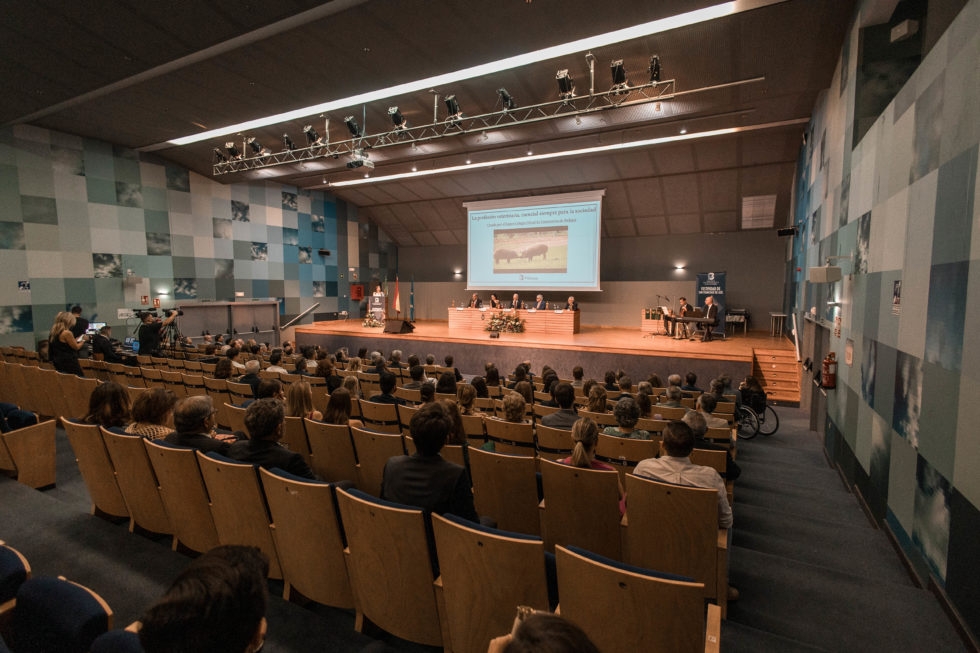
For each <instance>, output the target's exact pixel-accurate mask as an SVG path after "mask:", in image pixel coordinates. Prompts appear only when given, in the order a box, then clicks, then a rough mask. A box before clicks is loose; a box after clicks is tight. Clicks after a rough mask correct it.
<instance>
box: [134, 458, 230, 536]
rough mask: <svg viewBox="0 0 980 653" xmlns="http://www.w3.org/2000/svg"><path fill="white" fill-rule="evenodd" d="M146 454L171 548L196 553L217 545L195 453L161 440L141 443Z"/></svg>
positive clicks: (215, 531) (207, 499)
mask: <svg viewBox="0 0 980 653" xmlns="http://www.w3.org/2000/svg"><path fill="white" fill-rule="evenodd" d="M143 446H144V447H145V449H146V455H147V457H148V458H149V460H150V464H151V465H152V466H153V472H154V473H155V474H156V477H157V481H158V482H159V484H160V498H161V499H162V500H163V505H164V507H165V508H166V509H167V514H168V515H170V518H171V523H172V525H173V529H174V537H173V541H172V542H171V548H172V549H173V550H174V551H176V550H177V547H178V545H182V546H184V547H186V548H188V549H190V550H191V551H196V552H197V553H206V552H207V551H210V550H211V549H213V548H214V547H216V546H218V532H217V530H216V529H215V527H214V517H213V516H212V515H211V505H210V499H209V498H208V491H207V488H205V487H204V478H203V477H202V476H201V468H200V467H199V466H198V463H197V453H196V452H195V451H194V449H191V448H189V447H180V446H177V445H172V444H169V443H167V442H165V441H163V440H156V441H153V440H144V441H143Z"/></svg>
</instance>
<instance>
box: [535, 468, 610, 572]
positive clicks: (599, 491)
mask: <svg viewBox="0 0 980 653" xmlns="http://www.w3.org/2000/svg"><path fill="white" fill-rule="evenodd" d="M540 463H541V478H542V483H543V486H544V500H543V501H542V502H541V532H542V535H543V536H544V542H545V546H546V547H547V548H548V550H549V551H553V550H554V547H555V545H557V544H563V545H573V546H580V547H582V548H585V549H588V550H589V551H593V552H595V553H598V554H599V555H604V556H606V557H608V558H613V559H616V560H618V559H620V557H621V555H622V553H621V552H622V544H621V539H620V538H621V536H620V533H619V531H620V525H619V523H620V518H621V515H620V513H619V474H618V473H616V472H614V471H606V470H600V469H585V468H582V467H573V466H571V465H563V464H561V463H557V462H554V461H551V460H541V461H540Z"/></svg>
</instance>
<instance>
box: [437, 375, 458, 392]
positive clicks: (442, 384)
mask: <svg viewBox="0 0 980 653" xmlns="http://www.w3.org/2000/svg"><path fill="white" fill-rule="evenodd" d="M436 394H441V395H455V394H456V375H455V374H453V373H452V372H443V373H442V374H440V375H439V380H438V381H437V382H436Z"/></svg>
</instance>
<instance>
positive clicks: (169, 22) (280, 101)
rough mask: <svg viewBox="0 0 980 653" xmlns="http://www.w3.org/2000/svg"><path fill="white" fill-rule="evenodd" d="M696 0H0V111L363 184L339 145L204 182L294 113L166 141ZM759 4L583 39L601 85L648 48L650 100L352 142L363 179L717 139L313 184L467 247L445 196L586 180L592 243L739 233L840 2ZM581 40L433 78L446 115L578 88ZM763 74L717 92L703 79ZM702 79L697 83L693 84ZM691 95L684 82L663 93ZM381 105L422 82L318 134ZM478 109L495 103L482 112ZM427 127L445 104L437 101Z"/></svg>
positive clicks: (797, 109) (632, 66) (792, 151)
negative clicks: (565, 82)
mask: <svg viewBox="0 0 980 653" xmlns="http://www.w3.org/2000/svg"><path fill="white" fill-rule="evenodd" d="M713 4H716V2H715V1H713V0H657V1H653V0H618V1H615V2H607V3H596V2H594V1H591V0H590V1H586V0H495V1H494V2H480V3H477V2H474V1H473V0H469V1H467V0H442V1H441V2H433V1H432V0H385V1H380V0H373V1H371V0H333V1H332V2H326V3H322V2H318V1H316V0H277V1H276V2H265V1H259V0H246V1H243V0H209V2H193V3H192V2H146V1H145V0H114V1H112V2H108V1H101V2H100V1H97V0H73V1H72V2H64V1H63V0H31V1H27V0H21V1H14V2H4V3H3V11H4V20H3V22H2V24H0V71H2V79H3V80H4V84H3V88H4V100H3V103H2V105H0V122H2V123H4V124H10V123H16V122H27V123H31V124H36V125H39V126H42V127H46V128H50V129H54V130H58V131H63V132H67V133H72V134H79V135H82V136H86V137H91V138H96V139H101V140H105V141H109V142H112V143H118V144H121V145H124V146H128V147H132V148H137V149H144V150H146V151H153V152H155V153H156V154H158V155H159V156H162V157H164V158H166V159H169V160H172V161H174V162H176V163H179V164H181V165H183V166H186V167H188V168H190V169H191V170H194V171H196V172H198V173H200V174H202V175H205V176H207V177H211V178H214V179H215V180H216V181H218V182H220V183H233V182H243V181H256V180H268V181H274V182H277V183H283V184H292V185H296V186H298V187H300V188H310V189H312V188H319V189H327V186H326V185H325V182H337V181H340V180H344V179H354V178H361V177H363V174H364V171H363V170H354V171H352V170H348V169H347V167H346V165H345V163H346V161H345V158H340V159H336V160H335V159H333V158H329V157H328V158H323V159H317V160H314V161H309V162H305V163H302V164H299V163H294V164H290V165H284V166H280V167H274V168H264V169H262V170H255V171H250V172H240V173H232V174H226V175H219V176H216V177H215V176H214V175H213V174H212V163H213V160H214V159H213V154H212V150H213V148H214V147H216V146H223V143H224V141H225V140H238V141H240V140H242V139H243V138H244V137H247V136H254V137H256V138H257V139H258V140H259V141H260V142H262V143H263V144H266V145H267V146H269V147H271V148H273V149H281V145H280V144H281V142H282V134H283V133H284V132H286V133H289V134H290V135H291V137H292V138H293V140H294V141H296V142H297V143H299V142H301V141H302V136H303V134H302V127H303V125H304V124H307V123H310V122H312V123H314V124H315V125H318V126H319V127H320V128H321V131H322V127H323V118H321V117H320V116H319V115H317V114H314V115H311V116H303V117H301V118H299V119H297V120H294V121H291V122H286V123H282V124H277V125H272V126H269V127H263V128H259V129H255V130H251V131H248V132H243V133H241V134H240V135H231V136H229V137H228V138H227V139H226V138H225V137H216V138H213V139H209V140H206V141H202V142H199V143H196V144H192V145H187V146H183V147H175V146H172V145H169V144H167V143H166V141H168V140H169V139H173V138H177V137H181V136H188V135H191V134H195V133H198V132H201V131H204V130H208V129H215V128H218V127H224V126H227V125H232V124H236V123H239V122H243V121H246V120H251V119H255V118H261V117H263V116H267V115H271V114H275V113H280V112H284V111H288V110H292V109H297V108H301V107H304V106H309V105H313V104H317V103H322V102H327V101H330V100H334V99H339V98H344V97H349V96H351V95H354V94H356V93H363V92H367V91H372V90H375V89H379V88H383V87H387V86H391V85H394V84H400V83H405V82H410V81H413V80H417V79H422V78H426V77H429V76H433V75H437V74H442V73H446V72H451V71H455V70H459V69H462V68H466V67H469V66H473V65H477V64H481V63H486V62H490V61H494V60H498V59H501V58H504V57H508V56H513V55H516V54H522V53H526V52H531V51H535V50H538V49H541V48H543V47H547V46H551V45H557V44H560V43H565V42H568V41H572V40H575V39H579V38H584V37H588V36H592V35H596V34H600V33H604V32H609V31H613V30H616V29H621V28H624V27H628V26H631V25H635V24H639V23H644V22H647V21H651V20H655V19H659V18H664V17H667V16H672V15H675V14H678V13H681V12H687V11H692V10H696V9H701V8H704V7H708V6H711V5H713ZM735 4H736V5H737V6H739V7H742V6H746V5H749V6H759V7H758V8H755V9H751V10H747V11H739V12H736V13H734V14H733V15H730V16H727V17H724V18H719V19H715V20H712V21H709V22H703V23H699V24H696V25H693V26H690V27H684V28H680V29H675V30H671V31H668V32H663V33H660V34H656V35H653V36H646V37H643V38H639V39H634V40H631V41H626V42H622V43H619V44H616V45H611V46H605V47H602V48H596V49H594V50H593V54H594V55H595V57H596V71H595V72H596V74H595V80H596V81H595V87H596V90H597V91H604V90H607V89H608V88H609V85H610V84H611V82H610V81H609V79H610V78H609V72H608V67H609V62H610V61H611V60H613V59H620V58H622V59H623V60H624V66H625V69H626V70H627V72H628V73H629V74H630V77H631V81H634V80H635V81H636V82H639V83H643V82H645V81H647V78H648V77H647V73H646V69H647V66H648V62H649V58H650V55H651V54H654V53H656V54H659V55H660V57H661V60H662V64H663V79H665V80H666V79H673V80H675V86H674V90H675V92H677V93H678V94H677V96H676V97H675V98H674V99H671V100H667V101H664V102H663V103H662V105H661V108H660V110H659V111H656V112H654V111H652V110H651V107H652V105H645V106H643V107H639V106H633V107H626V106H624V107H621V108H617V109H615V110H611V111H604V112H600V113H597V114H594V115H590V116H585V117H582V119H581V120H580V121H578V122H577V121H575V120H574V119H573V118H571V117H568V118H562V119H559V120H550V121H542V122H537V123H533V124H521V125H514V126H511V127H508V128H506V129H500V130H496V131H493V132H492V135H488V136H487V137H484V136H483V134H482V133H480V132H473V133H464V134H457V135H454V136H453V137H450V138H442V139H438V140H435V141H431V142H428V143H425V144H420V145H419V146H418V148H417V149H413V148H412V147H411V146H410V145H408V144H404V145H398V146H394V147H387V148H384V149H379V150H373V151H371V152H370V155H371V160H372V161H374V162H375V163H376V165H377V167H376V169H375V170H374V171H372V172H371V174H372V175H373V176H380V175H385V174H390V173H395V172H406V171H408V170H409V169H410V167H411V166H413V165H415V166H418V167H419V168H422V169H425V168H432V167H444V166H447V165H460V164H462V163H463V162H464V160H466V159H471V160H474V161H486V160H499V159H503V158H509V157H512V156H514V157H520V156H522V155H523V154H525V153H526V152H527V151H528V150H529V149H530V150H532V151H534V152H535V154H539V153H546V152H554V151H561V150H568V149H577V148H581V147H591V146H595V145H608V144H611V143H620V142H628V141H635V140H640V139H647V138H654V137H663V136H672V135H676V134H677V133H679V131H680V130H681V129H686V130H689V131H690V132H692V133H696V132H702V131H707V130H714V129H722V128H740V129H742V130H743V131H739V132H736V133H733V134H729V135H722V136H715V137H710V138H703V139H695V140H690V141H683V142H675V143H669V144H663V145H655V146H649V147H644V148H636V149H631V150H623V151H617V152H603V153H598V154H592V155H582V156H578V157H574V158H567V159H556V160H550V161H531V162H527V163H521V164H516V165H509V166H500V167H495V168H488V169H481V170H476V171H465V170H464V171H461V172H456V173H446V174H440V175H433V176H428V177H416V178H408V179H403V180H398V181H388V182H379V183H372V184H365V185H361V186H353V187H345V188H339V187H332V188H329V192H330V193H331V194H333V195H335V196H337V197H339V198H342V199H344V200H346V201H348V202H350V203H353V204H355V205H357V206H358V207H360V209H359V214H360V215H361V217H366V218H368V219H370V220H373V221H374V222H376V223H377V224H379V225H380V226H381V227H382V228H383V229H384V230H385V231H386V232H387V233H388V234H389V236H391V237H392V238H393V239H394V240H395V241H396V242H397V243H398V244H399V245H401V246H417V245H421V246H430V245H439V244H442V245H457V244H462V243H464V242H465V239H466V221H465V210H464V209H463V207H462V203H463V202H466V201H470V200H484V199H492V198H498V197H514V196H521V195H542V194H550V193H558V192H570V191H578V190H587V189H597V188H604V189H606V201H605V205H604V209H603V232H604V235H605V236H607V237H630V236H645V235H659V234H678V233H700V232H727V231H738V230H740V229H742V228H743V227H742V224H741V213H742V201H743V198H745V197H755V196H770V195H775V196H776V204H775V225H776V226H781V225H783V224H785V222H786V219H787V216H788V215H789V213H790V194H791V188H792V180H793V170H794V167H795V163H796V159H797V155H798V152H799V147H800V143H801V135H802V133H803V130H804V127H805V121H806V119H807V118H808V117H809V115H810V111H811V109H812V107H813V106H814V103H815V100H816V98H817V95H818V94H819V93H820V91H821V90H823V89H825V88H827V87H828V86H829V85H830V80H831V77H832V75H833V72H834V65H835V62H836V61H837V58H838V56H839V53H840V49H841V43H842V40H843V38H844V33H845V29H846V26H847V23H848V21H849V20H850V18H851V15H852V11H853V8H854V2H853V0H787V1H783V2H780V1H778V0H742V1H741V2H738V3H735ZM585 54H586V53H585V52H581V53H577V54H574V55H569V56H566V57H562V58H559V59H551V60H542V61H539V62H536V63H534V64H531V65H527V66H524V67H521V68H517V69H513V70H509V71H506V72H500V73H495V74H491V75H486V76H482V77H478V78H474V79H469V80H466V81H461V82H456V83H453V84H451V85H447V86H446V87H445V88H438V89H436V90H437V91H438V92H439V93H440V94H441V95H442V96H445V95H448V94H451V93H452V94H455V95H456V97H457V99H458V101H459V104H460V107H461V109H462V110H463V112H464V114H467V115H475V114H482V113H488V112H492V111H495V110H497V109H499V108H500V107H499V104H497V103H498V102H499V99H498V97H497V94H496V89H498V88H500V87H505V88H507V89H508V90H509V91H510V93H511V95H513V96H514V98H515V99H516V101H517V103H518V105H520V106H529V105H532V104H538V103H543V102H549V101H553V100H556V99H557V86H556V84H555V71H556V70H557V69H559V68H568V69H569V71H570V73H571V75H572V77H573V78H574V79H575V81H576V85H577V86H578V89H579V91H578V92H579V95H582V94H583V92H586V93H587V89H588V68H587V64H586V59H585ZM753 78H762V79H760V80H757V81H753V82H748V83H744V84H740V85H736V86H730V87H727V88H721V89H714V90H711V89H707V87H713V86H718V85H725V84H731V83H732V82H739V81H742V80H751V79H753ZM705 89H707V90H705ZM687 91H695V92H691V93H682V92H687ZM391 105H398V106H399V107H400V109H401V112H402V113H403V114H404V115H405V117H406V118H407V120H408V121H409V123H410V124H414V125H421V124H426V123H430V122H431V121H432V116H433V97H432V94H431V93H429V92H426V91H421V92H417V93H413V94H409V95H403V96H398V97H391V98H387V99H384V100H380V101H377V102H372V103H370V104H369V105H367V106H365V107H362V106H361V105H357V106H352V107H348V108H343V109H339V110H338V111H336V112H332V113H331V114H330V115H329V116H325V117H328V118H330V120H331V123H330V136H331V139H332V140H333V141H339V140H342V139H346V138H349V136H348V135H347V131H346V129H345V127H344V125H343V118H344V116H345V115H349V114H353V115H355V116H357V117H358V118H359V122H361V120H360V117H361V116H362V115H363V116H364V118H365V120H364V123H365V124H364V127H365V131H366V132H367V133H368V134H369V135H370V134H377V133H380V132H384V131H387V130H390V129H391V123H390V121H389V118H388V115H387V109H388V107H389V106H391ZM495 105H496V106H495ZM439 111H440V116H441V118H440V119H444V118H445V108H444V107H443V106H441V103H440V107H439Z"/></svg>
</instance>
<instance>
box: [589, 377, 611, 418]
mask: <svg viewBox="0 0 980 653" xmlns="http://www.w3.org/2000/svg"><path fill="white" fill-rule="evenodd" d="M608 404H609V402H608V395H607V394H606V389H605V387H603V386H601V385H599V384H598V383H596V384H595V385H593V386H592V388H591V389H590V390H589V400H588V403H587V404H586V410H588V411H589V412H590V413H606V412H609V407H608Z"/></svg>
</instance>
